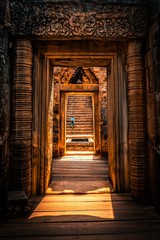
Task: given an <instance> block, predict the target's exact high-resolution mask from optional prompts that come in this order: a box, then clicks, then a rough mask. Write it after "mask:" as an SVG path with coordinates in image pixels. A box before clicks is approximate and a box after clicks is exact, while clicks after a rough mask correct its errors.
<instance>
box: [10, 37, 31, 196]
mask: <svg viewBox="0 0 160 240" xmlns="http://www.w3.org/2000/svg"><path fill="white" fill-rule="evenodd" d="M14 56H15V61H14V64H13V85H12V124H11V133H12V142H11V146H12V154H11V166H10V167H11V188H12V190H24V191H25V192H26V193H27V194H28V195H29V194H30V190H31V132H32V46H31V43H30V41H28V40H18V41H17V42H16V44H15V47H14Z"/></svg>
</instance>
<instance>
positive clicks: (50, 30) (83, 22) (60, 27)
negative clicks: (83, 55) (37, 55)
mask: <svg viewBox="0 0 160 240" xmlns="http://www.w3.org/2000/svg"><path fill="white" fill-rule="evenodd" d="M10 9H11V24H12V25H11V31H12V33H13V34H18V35H31V36H34V37H40V38H50V39H53V38H56V37H66V38H68V37H70V38H73V37H85V38H90V37H92V38H93V37H94V38H97V37H98V38H99V37H104V38H108V39H120V38H135V37H136V38H137V37H143V36H145V34H146V26H147V24H146V7H145V5H138V4H135V5H132V4H128V5H124V4H122V5H118V4H116V5H115V4H102V3H96V4H86V5H85V4H84V5H83V6H82V4H80V3H75V2H72V3H71V2H70V3H69V2H68V3H66V2H65V3H64V2H63V3H53V2H52V3H44V2H39V3H35V2H32V3H29V2H16V1H15V2H14V1H12V2H11V3H10Z"/></svg>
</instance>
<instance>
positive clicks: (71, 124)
mask: <svg viewBox="0 0 160 240" xmlns="http://www.w3.org/2000/svg"><path fill="white" fill-rule="evenodd" d="M74 124H75V117H74V116H72V117H71V123H70V127H71V128H73V127H74Z"/></svg>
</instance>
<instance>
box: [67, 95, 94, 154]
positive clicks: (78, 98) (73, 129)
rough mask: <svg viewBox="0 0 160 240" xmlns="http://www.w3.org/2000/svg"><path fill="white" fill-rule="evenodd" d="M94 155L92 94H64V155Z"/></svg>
mask: <svg viewBox="0 0 160 240" xmlns="http://www.w3.org/2000/svg"><path fill="white" fill-rule="evenodd" d="M76 152H78V153H82V154H84V153H90V154H94V153H95V112H94V95H93V94H92V93H83V92H82V93H79V94H78V93H69V94H66V106H65V153H70V154H72V153H76Z"/></svg>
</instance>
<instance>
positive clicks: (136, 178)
mask: <svg viewBox="0 0 160 240" xmlns="http://www.w3.org/2000/svg"><path fill="white" fill-rule="evenodd" d="M145 108H146V104H145V82H144V76H143V67H142V55H141V43H140V42H137V41H133V42H130V43H129V44H128V111H129V116H128V117H129V119H128V120H129V156H130V191H131V194H132V196H133V197H134V198H137V199H142V198H144V197H145V191H146V109H145Z"/></svg>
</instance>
